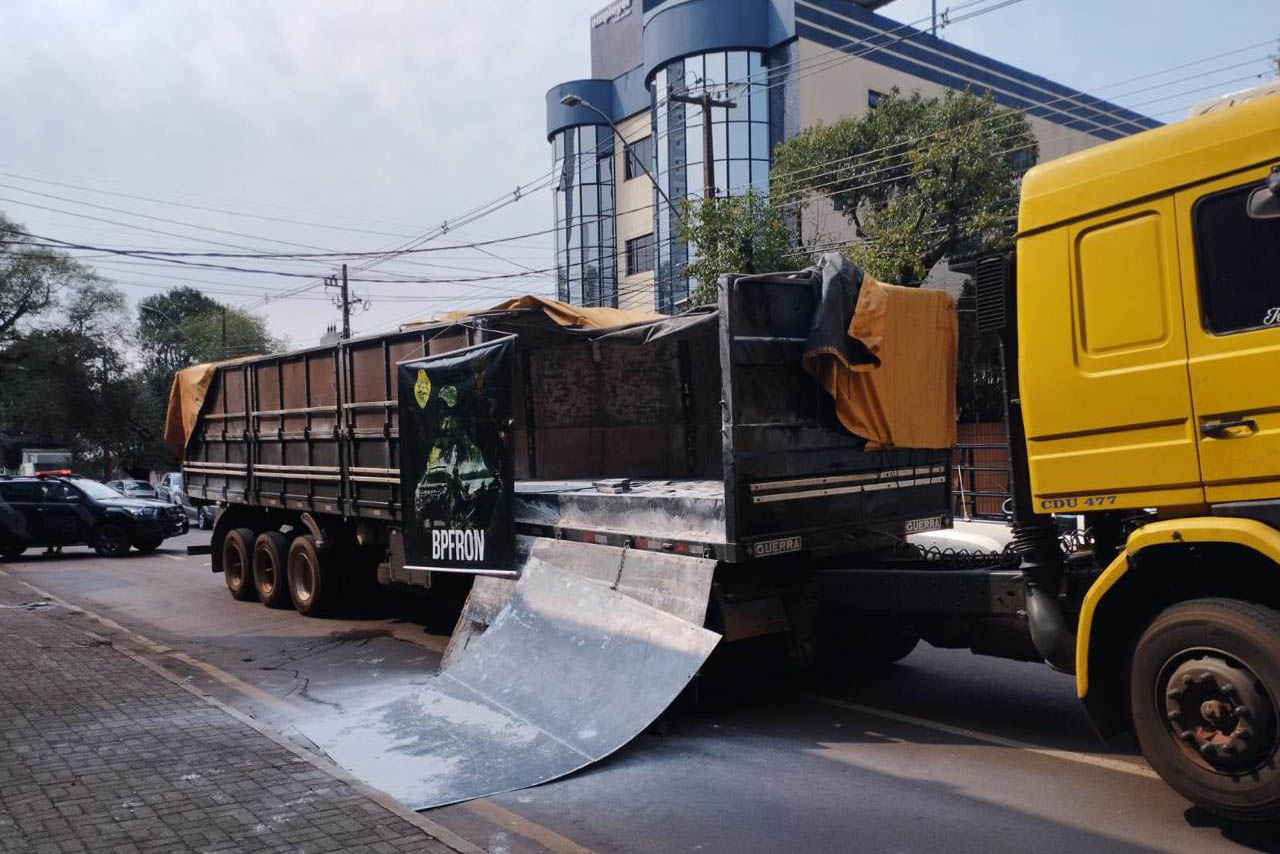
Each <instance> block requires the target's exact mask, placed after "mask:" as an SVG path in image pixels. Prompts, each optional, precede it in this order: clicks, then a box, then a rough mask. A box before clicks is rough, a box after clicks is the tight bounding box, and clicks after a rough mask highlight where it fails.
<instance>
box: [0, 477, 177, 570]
mask: <svg viewBox="0 0 1280 854" xmlns="http://www.w3.org/2000/svg"><path fill="white" fill-rule="evenodd" d="M187 526H188V523H187V514H186V512H185V511H184V510H183V509H182V508H181V507H178V506H177V505H174V504H166V503H165V502H163V501H156V500H154V499H145V498H128V497H126V496H124V495H121V494H120V493H119V492H116V491H115V490H114V489H111V488H110V487H108V486H104V485H103V484H101V483H98V482H97V481H96V480H90V479H89V478H87V477H79V476H77V475H73V474H70V473H69V472H58V473H56V474H55V473H48V472H46V473H42V474H39V475H36V476H35V477H10V478H0V557H4V558H14V557H17V556H18V555H20V554H22V553H23V552H24V551H26V550H27V549H28V548H31V547H35V546H44V547H48V546H75V545H88V546H91V547H92V548H93V550H94V551H96V552H97V553H98V554H100V555H102V556H103V557H122V556H123V555H125V554H127V553H128V552H129V547H130V546H133V547H134V548H135V549H137V550H138V551H140V552H150V551H154V550H156V549H157V548H159V547H160V544H161V543H162V542H164V540H165V538H166V537H177V536H180V535H182V534H185V533H186V532H187Z"/></svg>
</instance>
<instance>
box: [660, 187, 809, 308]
mask: <svg viewBox="0 0 1280 854" xmlns="http://www.w3.org/2000/svg"><path fill="white" fill-rule="evenodd" d="M678 232H679V236H680V239H681V240H683V241H685V242H687V243H689V244H690V245H691V247H692V252H691V254H694V255H695V256H696V257H695V259H694V260H693V261H690V262H689V263H688V264H686V265H685V266H684V274H685V275H687V276H689V277H690V278H692V279H694V280H695V281H696V282H697V283H698V285H697V287H696V288H695V289H694V291H693V293H692V294H691V295H690V303H691V304H692V305H704V304H706V303H711V302H715V299H716V280H717V279H718V278H719V277H720V275H721V274H723V273H773V272H777V271H779V270H787V269H794V267H796V266H803V264H802V263H801V264H797V263H796V259H797V256H795V255H794V254H793V253H791V252H789V247H790V244H791V229H790V228H789V227H788V224H787V221H786V218H785V216H784V215H783V212H782V210H781V209H780V208H778V207H776V206H775V205H773V204H772V203H771V201H770V200H769V198H768V197H767V196H761V195H758V194H757V193H755V192H754V191H748V192H747V194H746V195H742V196H730V197H727V198H715V199H705V200H702V201H699V202H697V203H692V202H688V201H686V202H685V205H684V216H683V217H682V220H681V222H680V224H679V228H678Z"/></svg>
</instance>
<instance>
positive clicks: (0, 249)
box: [0, 214, 95, 345]
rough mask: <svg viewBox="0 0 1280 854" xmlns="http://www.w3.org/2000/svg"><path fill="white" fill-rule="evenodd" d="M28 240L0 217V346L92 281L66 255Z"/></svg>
mask: <svg viewBox="0 0 1280 854" xmlns="http://www.w3.org/2000/svg"><path fill="white" fill-rule="evenodd" d="M28 240H29V239H28V238H27V237H26V236H25V232H24V231H23V229H22V227H21V226H20V225H18V224H17V223H15V222H13V221H12V220H10V219H8V218H6V217H5V216H4V215H3V214H0V345H3V344H4V343H5V342H7V341H12V340H13V339H14V338H16V337H18V335H19V333H20V330H21V326H22V324H23V323H24V322H27V321H30V320H33V319H35V318H37V317H39V316H41V315H42V314H45V313H46V312H48V311H51V310H53V309H54V308H56V307H57V305H58V301H59V298H60V297H61V296H62V295H63V294H64V293H66V292H67V291H69V290H74V289H75V288H77V287H79V286H82V285H84V284H86V283H89V282H92V281H94V279H95V277H94V275H93V273H92V272H91V271H89V270H87V269H86V268H84V267H82V266H81V265H79V264H77V263H76V262H75V261H74V260H72V259H71V257H70V256H68V255H66V254H65V253H62V252H56V251H54V250H50V249H45V248H43V247H39V246H31V245H29V243H28Z"/></svg>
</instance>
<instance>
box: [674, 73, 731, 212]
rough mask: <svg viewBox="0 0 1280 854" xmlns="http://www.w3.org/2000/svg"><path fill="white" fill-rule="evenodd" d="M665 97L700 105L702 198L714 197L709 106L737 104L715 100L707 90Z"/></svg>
mask: <svg viewBox="0 0 1280 854" xmlns="http://www.w3.org/2000/svg"><path fill="white" fill-rule="evenodd" d="M667 99H668V100H671V101H675V102H676V103H678V104H694V105H696V106H699V107H702V187H703V190H702V193H703V197H704V198H706V199H708V200H709V199H714V198H715V197H716V164H715V150H714V149H715V144H714V143H713V142H712V138H711V108H712V107H727V108H728V109H733V108H734V107H736V106H738V104H737V102H735V101H730V100H729V99H728V98H725V99H724V100H717V99H716V98H715V96H714V95H712V94H711V93H710V92H709V91H708V92H703V93H702V94H701V95H683V94H677V93H676V92H671V93H670V94H669V95H668V96H667Z"/></svg>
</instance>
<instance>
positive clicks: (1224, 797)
mask: <svg viewBox="0 0 1280 854" xmlns="http://www.w3.org/2000/svg"><path fill="white" fill-rule="evenodd" d="M1129 700H1130V704H1131V709H1132V715H1133V731H1134V734H1135V735H1136V736H1137V738H1138V744H1139V745H1140V746H1141V747H1142V754H1143V755H1144V756H1145V757H1146V758H1147V761H1148V762H1150V763H1151V767H1152V768H1154V769H1155V770H1156V772H1157V773H1158V774H1159V775H1160V776H1161V777H1162V778H1163V779H1164V781H1165V782H1166V783H1168V784H1169V785H1170V786H1171V787H1172V788H1173V789H1174V790H1176V791H1177V792H1178V793H1179V794H1181V795H1182V796H1183V797H1185V798H1186V799H1187V800H1189V801H1191V802H1193V803H1195V804H1197V805H1198V806H1200V807H1203V808H1204V809H1206V810H1208V811H1209V812H1212V813H1215V814H1216V815H1219V816H1222V817H1224V818H1228V819H1234V820H1244V821H1266V820H1270V819H1275V818H1280V768H1277V763H1278V762H1280V755H1278V751H1280V613H1277V612H1276V611H1274V610H1272V609H1270V608H1264V607H1262V606H1259V605H1254V604H1251V603H1248V602H1241V601H1239V600H1235V599H1195V600H1192V601H1190V602H1183V603H1181V604H1178V605H1174V606H1172V607H1170V608H1167V609H1165V610H1164V611H1162V612H1160V614H1158V615H1157V616H1156V618H1155V619H1154V620H1152V621H1151V623H1150V624H1149V625H1148V626H1147V628H1146V630H1145V631H1143V633H1142V635H1141V637H1139V638H1138V642H1137V645H1136V646H1135V647H1134V652H1133V660H1132V663H1131V667H1130V671H1129Z"/></svg>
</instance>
